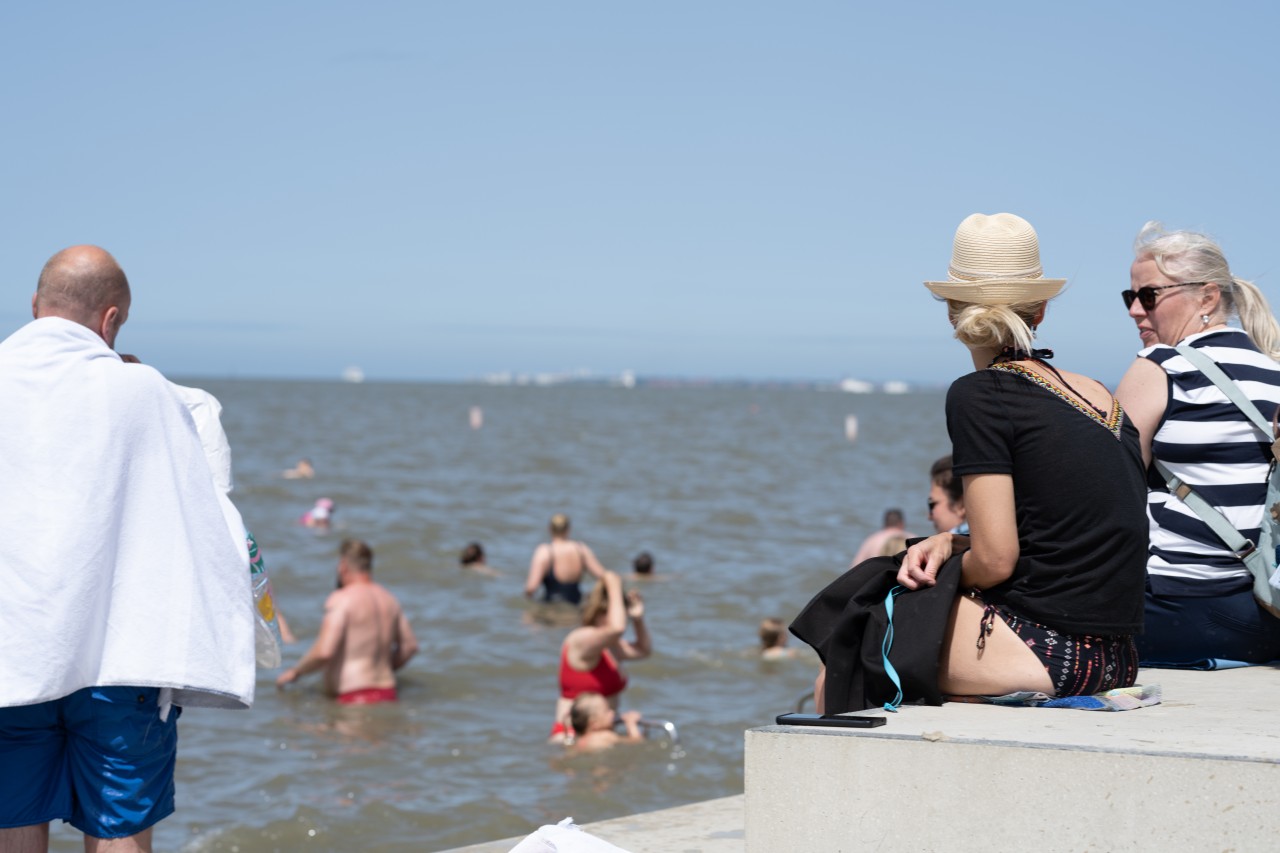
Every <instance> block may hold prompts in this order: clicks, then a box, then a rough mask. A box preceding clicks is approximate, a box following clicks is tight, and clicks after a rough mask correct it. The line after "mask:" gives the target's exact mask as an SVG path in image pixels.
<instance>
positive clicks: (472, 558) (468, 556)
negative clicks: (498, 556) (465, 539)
mask: <svg viewBox="0 0 1280 853" xmlns="http://www.w3.org/2000/svg"><path fill="white" fill-rule="evenodd" d="M458 562H459V563H462V565H464V566H470V565H472V564H473V563H483V562H484V546H483V545H481V544H480V543H479V542H470V543H468V544H467V547H465V548H463V549H462V554H461V555H459V557H458Z"/></svg>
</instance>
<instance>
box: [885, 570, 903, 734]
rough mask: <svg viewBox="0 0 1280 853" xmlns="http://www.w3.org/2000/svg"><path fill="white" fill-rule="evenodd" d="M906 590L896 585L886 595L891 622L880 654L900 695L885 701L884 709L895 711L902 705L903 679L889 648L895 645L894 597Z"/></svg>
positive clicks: (887, 615)
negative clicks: (892, 662)
mask: <svg viewBox="0 0 1280 853" xmlns="http://www.w3.org/2000/svg"><path fill="white" fill-rule="evenodd" d="M906 591H907V589H906V587H904V586H900V585H899V586H895V587H894V588H893V589H891V590H889V594H888V595H886V596H885V597H884V613H885V616H886V618H888V620H889V624H888V627H886V628H885V631H884V640H883V641H882V642H881V643H880V655H881V656H882V657H883V658H884V672H885V675H887V676H889V680H890V681H892V682H893V686H894V687H896V688H898V695H897V696H895V697H894V699H893V701H892V702H885V703H884V709H885V710H886V711H893V712H895V713H896V712H897V710H898V707H899V706H900V705H902V679H900V678H898V671H897V670H896V669H894V668H893V664H891V663H889V649H890V648H892V647H893V599H894V598H895V597H896V596H897V595H898V593H901V592H906Z"/></svg>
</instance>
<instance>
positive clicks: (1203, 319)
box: [1200, 314, 1209, 326]
mask: <svg viewBox="0 0 1280 853" xmlns="http://www.w3.org/2000/svg"><path fill="white" fill-rule="evenodd" d="M1200 325H1202V326H1207V325H1209V315H1208V314H1201V315H1200Z"/></svg>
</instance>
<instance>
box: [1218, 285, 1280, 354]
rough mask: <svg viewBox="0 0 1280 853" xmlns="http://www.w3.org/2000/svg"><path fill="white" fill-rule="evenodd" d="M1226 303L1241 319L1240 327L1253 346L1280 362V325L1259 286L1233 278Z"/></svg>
mask: <svg viewBox="0 0 1280 853" xmlns="http://www.w3.org/2000/svg"><path fill="white" fill-rule="evenodd" d="M1226 301H1227V304H1228V306H1229V307H1230V308H1232V309H1234V310H1235V313H1236V315H1237V316H1239V317H1240V327H1241V328H1242V329H1244V333H1245V334H1246V335H1248V336H1249V340H1251V341H1253V345H1254V346H1256V347H1257V348H1258V349H1259V350H1261V351H1262V352H1263V353H1264V354H1266V355H1268V356H1270V357H1271V358H1272V359H1275V360H1277V361H1280V323H1277V322H1276V318H1275V315H1273V314H1272V313H1271V305H1270V304H1268V302H1267V297H1265V296H1263V295H1262V291H1261V290H1259V289H1258V286H1257V285H1256V284H1254V283H1253V282H1251V281H1245V280H1244V279H1242V278H1233V279H1232V280H1231V286H1230V294H1229V296H1228V298H1227V300H1226Z"/></svg>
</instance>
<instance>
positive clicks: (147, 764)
mask: <svg viewBox="0 0 1280 853" xmlns="http://www.w3.org/2000/svg"><path fill="white" fill-rule="evenodd" d="M159 694H160V691H159V689H157V688H155V687H87V688H85V689H84V690H77V691H76V692H75V693H72V694H71V695H70V696H64V697H63V698H61V699H56V700H54V701H52V702H42V703H40V704H39V705H23V706H20V707H17V708H0V828H7V827H15V826H31V825H33V824H41V823H45V822H47V821H50V820H53V819H55V818H58V819H61V820H64V821H68V822H70V823H71V825H72V826H74V827H75V828H76V829H78V830H80V831H81V832H83V833H85V834H86V835H90V836H93V837H95V838H124V837H126V836H129V835H134V834H136V833H139V832H141V831H143V830H144V829H146V828H148V827H150V826H153V825H154V824H156V823H157V822H158V821H160V820H162V819H164V818H166V817H168V816H169V815H170V814H172V813H173V768H174V764H175V761H176V758H177V751H178V727H177V722H178V716H179V714H180V713H181V709H179V708H173V709H172V710H170V712H169V719H168V720H167V721H166V722H161V721H160V709H159V706H158V705H157V702H156V700H157V697H158V696H159Z"/></svg>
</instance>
